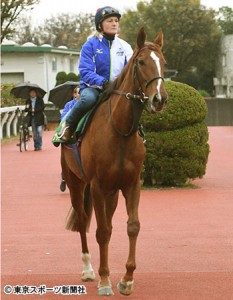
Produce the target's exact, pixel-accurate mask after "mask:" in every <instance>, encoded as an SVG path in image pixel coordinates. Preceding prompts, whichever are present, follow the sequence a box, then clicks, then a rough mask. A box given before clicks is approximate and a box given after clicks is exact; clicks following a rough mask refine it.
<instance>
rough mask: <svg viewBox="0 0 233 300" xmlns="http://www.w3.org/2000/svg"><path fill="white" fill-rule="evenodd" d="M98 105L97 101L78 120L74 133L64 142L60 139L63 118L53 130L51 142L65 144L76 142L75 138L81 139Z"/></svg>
mask: <svg viewBox="0 0 233 300" xmlns="http://www.w3.org/2000/svg"><path fill="white" fill-rule="evenodd" d="M98 106H99V103H97V104H96V105H95V106H94V107H93V108H92V109H91V110H89V111H88V112H87V113H86V114H85V115H84V116H83V117H82V119H81V120H80V121H79V123H78V125H77V127H76V129H75V132H74V134H73V135H72V136H71V138H70V140H69V141H68V143H67V142H64V141H63V140H61V139H60V132H61V130H62V127H64V124H65V119H64V120H62V121H61V122H60V124H59V126H58V127H57V129H56V130H55V134H54V136H53V138H52V143H53V144H56V143H57V144H58V143H66V144H75V143H76V142H77V140H82V139H83V137H84V135H85V133H86V131H87V128H88V127H89V125H90V123H91V120H92V118H93V116H94V114H95V111H96V109H97V107H98Z"/></svg>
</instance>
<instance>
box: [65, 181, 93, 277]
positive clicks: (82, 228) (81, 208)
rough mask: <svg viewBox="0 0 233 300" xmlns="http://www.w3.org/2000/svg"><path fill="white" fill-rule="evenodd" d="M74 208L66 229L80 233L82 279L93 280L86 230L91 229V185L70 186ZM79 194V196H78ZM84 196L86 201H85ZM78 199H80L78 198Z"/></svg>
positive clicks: (70, 213)
mask: <svg viewBox="0 0 233 300" xmlns="http://www.w3.org/2000/svg"><path fill="white" fill-rule="evenodd" d="M70 195H71V201H72V208H71V210H70V212H69V216H68V220H67V225H66V229H68V230H71V231H77V232H79V233H80V238H81V244H82V254H81V259H82V276H81V279H82V281H93V280H94V279H95V273H94V270H93V267H92V264H91V255H90V253H89V250H88V245H87V237H86V232H87V231H88V230H89V226H90V222H91V216H92V210H93V206H92V201H91V197H90V187H89V186H87V187H86V188H85V192H84V188H82V189H79V190H77V189H76V188H75V189H74V188H72V187H70ZM77 195H79V197H77ZM83 195H84V196H83ZM83 198H84V201H83ZM74 199H75V200H74ZM77 199H78V200H77Z"/></svg>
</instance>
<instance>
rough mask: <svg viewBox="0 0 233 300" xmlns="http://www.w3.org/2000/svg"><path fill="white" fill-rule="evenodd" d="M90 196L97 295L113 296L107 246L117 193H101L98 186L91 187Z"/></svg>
mask: <svg viewBox="0 0 233 300" xmlns="http://www.w3.org/2000/svg"><path fill="white" fill-rule="evenodd" d="M91 195H92V199H93V203H94V209H95V215H96V221H97V230H96V240H97V242H98V244H99V251H100V263H99V275H100V281H99V283H98V295H99V296H110V295H114V293H113V290H112V284H111V281H110V278H109V266H108V245H109V241H110V238H111V234H112V217H113V214H114V211H115V209H116V206H117V199H118V192H110V193H103V192H102V191H101V189H100V187H99V185H96V184H95V185H93V186H92V189H91Z"/></svg>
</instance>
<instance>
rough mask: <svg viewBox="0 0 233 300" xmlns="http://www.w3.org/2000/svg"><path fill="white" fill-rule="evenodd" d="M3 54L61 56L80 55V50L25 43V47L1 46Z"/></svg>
mask: <svg viewBox="0 0 233 300" xmlns="http://www.w3.org/2000/svg"><path fill="white" fill-rule="evenodd" d="M1 52H2V53H20V52H22V53H25V52H26V53H35V52H40V53H41V52H42V53H60V54H62V53H63V54H73V55H79V54H80V51H79V50H78V49H68V48H66V47H64V46H60V47H58V48H56V47H51V46H50V45H48V44H45V45H42V46H36V45H35V44H31V43H30V44H28V43H25V44H24V45H17V44H1Z"/></svg>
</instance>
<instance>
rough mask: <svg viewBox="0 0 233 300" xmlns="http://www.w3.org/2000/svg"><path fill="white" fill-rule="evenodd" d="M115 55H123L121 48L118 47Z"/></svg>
mask: <svg viewBox="0 0 233 300" xmlns="http://www.w3.org/2000/svg"><path fill="white" fill-rule="evenodd" d="M116 55H117V56H123V55H124V51H123V50H122V48H119V50H118V51H117V53H116Z"/></svg>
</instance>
